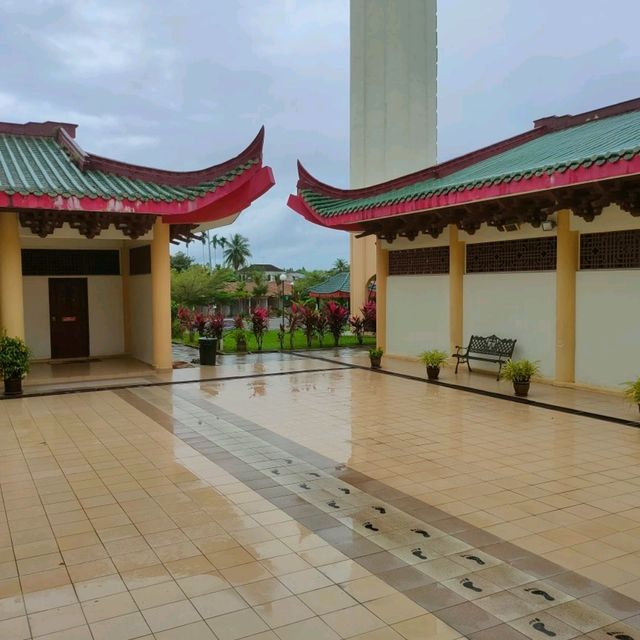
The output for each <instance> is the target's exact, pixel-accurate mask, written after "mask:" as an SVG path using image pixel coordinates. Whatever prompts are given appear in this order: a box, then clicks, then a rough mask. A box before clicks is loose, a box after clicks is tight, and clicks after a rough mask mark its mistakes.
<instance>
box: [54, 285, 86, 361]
mask: <svg viewBox="0 0 640 640" xmlns="http://www.w3.org/2000/svg"><path fill="white" fill-rule="evenodd" d="M49 315H50V322H51V357H52V358H54V359H57V358H87V357H89V306H88V297H87V279H86V278H49Z"/></svg>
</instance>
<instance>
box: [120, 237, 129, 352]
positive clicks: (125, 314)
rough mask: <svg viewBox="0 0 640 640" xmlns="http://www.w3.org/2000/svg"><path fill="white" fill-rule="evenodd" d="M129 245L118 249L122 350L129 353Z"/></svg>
mask: <svg viewBox="0 0 640 640" xmlns="http://www.w3.org/2000/svg"><path fill="white" fill-rule="evenodd" d="M129 277H130V276H129V247H128V245H127V243H126V242H123V243H122V249H120V278H121V279H122V333H123V338H124V352H125V353H131V303H130V298H129V295H130V294H129Z"/></svg>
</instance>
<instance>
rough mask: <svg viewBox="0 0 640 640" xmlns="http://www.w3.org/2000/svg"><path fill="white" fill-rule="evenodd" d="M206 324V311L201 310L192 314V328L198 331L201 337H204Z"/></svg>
mask: <svg viewBox="0 0 640 640" xmlns="http://www.w3.org/2000/svg"><path fill="white" fill-rule="evenodd" d="M206 326H207V316H206V315H205V314H204V313H200V312H199V311H196V312H195V313H194V314H193V315H192V316H191V330H192V331H197V332H198V335H199V336H200V337H201V338H204V337H205V335H204V334H205V331H206Z"/></svg>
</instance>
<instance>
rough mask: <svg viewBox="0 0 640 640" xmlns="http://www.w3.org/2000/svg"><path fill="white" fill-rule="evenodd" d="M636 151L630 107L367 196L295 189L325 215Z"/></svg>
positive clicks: (635, 114)
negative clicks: (437, 175) (438, 174)
mask: <svg viewBox="0 0 640 640" xmlns="http://www.w3.org/2000/svg"><path fill="white" fill-rule="evenodd" d="M638 154H640V111H632V112H630V113H624V114H622V115H618V116H611V117H607V118H603V119H602V120H592V121H590V122H587V123H585V124H581V125H578V126H574V127H571V128H568V129H563V130H560V131H553V132H551V133H547V134H546V135H543V136H541V137H539V138H536V139H534V140H530V141H528V142H525V143H524V144H521V145H520V146H517V147H515V148H513V149H509V150H507V151H504V152H502V153H498V154H496V155H493V156H492V157H489V158H486V159H484V160H481V161H479V162H476V163H475V164H472V165H470V166H468V167H465V168H463V169H460V170H459V171H456V172H454V173H451V174H450V175H447V176H445V177H442V178H433V179H428V180H423V181H421V182H416V183H413V184H409V185H407V186H404V187H401V188H396V189H393V190H389V191H386V192H383V193H378V194H376V195H372V196H369V197H362V198H336V197H333V196H329V195H324V194H321V193H317V192H315V191H313V190H312V189H301V190H300V194H301V195H302V197H303V198H304V199H305V201H306V202H307V204H308V205H310V206H311V208H312V209H313V210H314V211H316V212H317V213H318V214H319V215H320V216H322V217H325V218H330V217H333V216H336V215H339V214H344V213H352V212H356V211H362V210H365V209H372V208H375V207H379V206H384V205H392V204H397V203H401V202H409V201H411V200H419V199H423V198H428V197H431V196H436V195H440V194H446V193H450V192H452V191H465V190H468V189H474V188H479V187H484V186H489V185H494V184H499V183H502V182H511V181H518V180H522V179H526V178H530V177H532V176H540V175H543V174H551V173H556V172H564V171H567V170H569V169H576V168H579V167H590V166H592V165H594V164H595V165H601V164H604V163H607V162H617V161H618V160H621V159H623V160H630V159H632V158H633V157H635V156H636V155H638Z"/></svg>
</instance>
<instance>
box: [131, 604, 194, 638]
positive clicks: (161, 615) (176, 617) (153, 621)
mask: <svg viewBox="0 0 640 640" xmlns="http://www.w3.org/2000/svg"><path fill="white" fill-rule="evenodd" d="M142 615H143V616H144V618H145V620H146V621H147V624H148V625H149V627H150V629H151V631H153V632H154V633H156V632H158V631H164V630H165V629H171V628H173V627H180V626H183V625H185V624H189V623H191V622H197V621H198V620H200V619H201V618H200V615H199V614H198V612H197V611H196V610H195V608H194V607H193V605H192V604H191V603H190V602H189V601H187V600H182V601H180V602H172V603H170V604H163V605H161V606H159V607H153V608H151V609H145V610H144V611H143V612H142Z"/></svg>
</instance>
